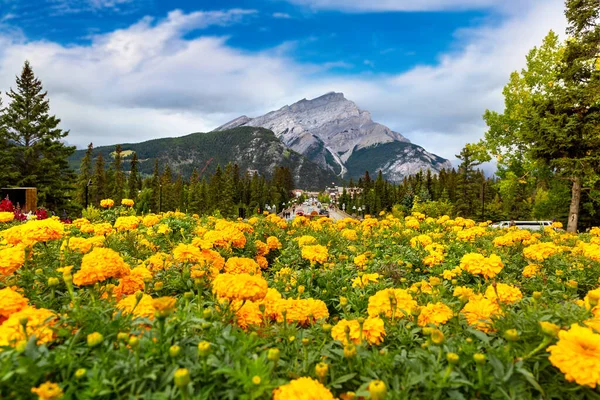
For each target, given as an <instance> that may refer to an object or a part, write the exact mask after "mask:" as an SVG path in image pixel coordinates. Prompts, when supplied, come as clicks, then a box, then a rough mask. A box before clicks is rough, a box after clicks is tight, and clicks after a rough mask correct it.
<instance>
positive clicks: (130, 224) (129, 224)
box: [114, 216, 140, 232]
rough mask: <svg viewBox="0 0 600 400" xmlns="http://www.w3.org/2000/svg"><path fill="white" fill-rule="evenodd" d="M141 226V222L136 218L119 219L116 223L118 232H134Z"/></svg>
mask: <svg viewBox="0 0 600 400" xmlns="http://www.w3.org/2000/svg"><path fill="white" fill-rule="evenodd" d="M139 224H140V220H139V218H138V217H136V216H130V217H119V218H117V220H116V221H115V226H114V228H115V229H116V230H117V231H118V232H123V231H133V230H135V229H137V227H138V225H139Z"/></svg>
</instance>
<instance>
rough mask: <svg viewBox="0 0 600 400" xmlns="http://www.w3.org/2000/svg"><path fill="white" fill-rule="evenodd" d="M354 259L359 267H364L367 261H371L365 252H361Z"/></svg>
mask: <svg viewBox="0 0 600 400" xmlns="http://www.w3.org/2000/svg"><path fill="white" fill-rule="evenodd" d="M353 261H354V264H355V265H356V266H357V267H359V268H364V267H365V266H366V265H367V262H368V261H369V259H368V258H367V256H366V255H365V254H360V255H358V256H356V257H354V260H353Z"/></svg>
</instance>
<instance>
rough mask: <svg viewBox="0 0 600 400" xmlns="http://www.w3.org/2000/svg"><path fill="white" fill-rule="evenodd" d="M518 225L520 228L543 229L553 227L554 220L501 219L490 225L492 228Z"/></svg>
mask: <svg viewBox="0 0 600 400" xmlns="http://www.w3.org/2000/svg"><path fill="white" fill-rule="evenodd" d="M511 226H516V227H517V228H519V229H529V230H532V231H543V230H544V228H546V227H552V221H500V222H496V223H494V224H492V225H490V227H492V228H501V229H502V228H510V227H511Z"/></svg>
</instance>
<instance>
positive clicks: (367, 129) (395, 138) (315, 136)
mask: <svg viewBox="0 0 600 400" xmlns="http://www.w3.org/2000/svg"><path fill="white" fill-rule="evenodd" d="M238 126H254V127H262V128H266V129H270V130H272V131H273V132H274V133H275V135H277V137H278V138H279V139H280V140H281V141H282V142H283V143H284V145H286V146H287V147H289V148H291V149H292V150H295V151H297V152H298V153H301V154H304V155H306V156H307V157H308V158H310V159H311V160H313V161H315V162H317V163H318V164H320V165H321V166H323V167H325V168H328V169H330V170H332V171H333V172H335V173H336V174H337V175H339V176H347V174H348V168H347V165H346V164H347V163H348V161H349V160H350V159H351V158H352V156H353V155H354V154H355V153H356V152H357V151H361V150H363V149H368V148H373V147H377V146H381V145H384V144H389V143H403V144H406V143H410V141H409V140H408V139H406V138H405V137H404V136H402V135H401V134H400V133H398V132H394V131H392V130H391V129H389V128H388V127H386V126H384V125H381V124H378V123H376V122H374V121H373V120H372V118H371V114H370V113H369V112H368V111H366V110H361V109H360V108H359V107H358V106H357V105H356V104H355V103H354V102H353V101H351V100H348V99H346V97H345V96H344V94H343V93H340V92H329V93H326V94H324V95H321V96H319V97H316V98H314V99H311V100H307V99H302V100H300V101H298V102H296V103H294V104H292V105H287V106H284V107H282V108H280V109H279V110H275V111H271V112H269V113H267V114H265V115H262V116H259V117H256V118H248V117H246V116H241V117H238V118H236V119H234V120H232V121H230V122H228V123H226V124H224V125H222V126H220V127H218V128H217V129H215V130H225V129H232V128H235V127H238ZM388 147H389V146H388ZM420 149H421V150H423V151H424V149H422V148H420ZM363 153H364V152H362V153H361V154H363ZM417 153H419V154H423V153H422V152H416V153H414V154H417ZM425 153H426V152H425ZM429 155H430V156H433V157H437V156H434V155H431V154H429V153H427V154H425V155H424V159H426V161H424V162H423V163H419V166H420V167H423V166H425V167H427V165H428V164H429V163H430V161H428V160H429V158H428V157H429ZM437 158H439V157H437ZM442 160H443V159H442ZM386 161H389V160H386ZM444 161H446V160H444ZM400 164H402V163H400ZM400 164H398V163H397V162H396V163H392V164H390V163H386V165H395V166H396V167H394V168H399V167H398V165H400ZM361 165H362V164H361ZM415 165H416V164H415ZM448 165H449V164H448ZM410 169H411V168H408V169H407V167H406V165H404V166H403V167H402V168H401V171H402V174H404V173H405V171H407V170H410ZM370 170H371V172H375V171H377V169H376V168H370ZM416 172H418V170H416V171H414V173H416ZM361 173H364V171H362V172H361ZM398 176H399V175H398V174H395V175H394V176H393V178H394V179H401V178H398Z"/></svg>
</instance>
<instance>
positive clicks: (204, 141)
mask: <svg viewBox="0 0 600 400" xmlns="http://www.w3.org/2000/svg"><path fill="white" fill-rule="evenodd" d="M121 147H122V149H123V152H124V153H125V154H127V155H126V156H125V157H124V161H125V162H124V163H123V167H124V170H125V171H126V172H127V171H129V167H130V165H129V162H127V161H128V160H129V158H130V156H131V155H132V154H133V153H132V152H136V153H137V156H138V159H139V171H140V173H142V174H144V175H146V176H148V175H151V174H152V170H153V168H154V163H155V160H157V159H158V160H159V165H160V166H161V169H164V166H166V165H168V166H169V167H170V168H171V170H172V171H173V173H174V174H181V175H183V176H184V177H185V178H189V177H190V175H191V174H192V171H193V170H194V169H196V170H198V171H202V170H204V169H205V171H204V172H205V173H206V174H208V173H212V172H214V171H215V169H216V166H217V165H221V167H224V166H225V165H226V164H227V163H228V162H232V163H235V164H238V166H239V167H240V170H241V171H242V173H245V172H246V171H248V170H257V171H258V172H259V173H260V174H262V175H265V176H267V177H270V176H271V173H272V172H273V170H274V169H275V167H277V166H283V167H289V168H290V170H291V172H292V176H293V178H294V181H295V182H296V185H297V186H298V187H299V188H302V189H308V190H320V189H322V188H324V187H326V186H327V185H329V184H330V183H331V182H335V181H338V180H337V179H336V177H335V176H334V175H333V174H331V173H329V172H328V171H326V170H324V169H322V168H321V167H319V166H318V165H316V164H315V163H314V162H312V161H310V160H309V159H308V158H306V157H305V156H303V155H301V154H298V153H296V152H295V151H293V150H291V149H288V148H286V147H285V146H283V144H282V143H281V141H280V140H279V139H278V138H277V137H275V135H274V133H273V132H272V131H270V130H268V129H264V128H260V127H238V128H234V129H228V130H225V131H219V132H207V133H202V132H195V133H191V134H188V135H185V136H180V137H168V138H160V139H151V140H147V141H144V142H139V143H124V144H122V145H121ZM114 149H115V147H114V145H113V146H99V147H96V148H94V151H93V157H96V156H97V155H98V154H100V153H101V154H102V156H103V157H104V159H105V162H106V163H107V166H108V164H110V160H111V159H112V153H113V152H114ZM85 152H86V151H85V150H77V151H76V152H75V153H74V154H73V155H72V156H71V157H70V158H69V163H70V166H71V168H73V169H74V170H77V168H79V165H80V162H81V159H82V158H83V156H84V155H85Z"/></svg>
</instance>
